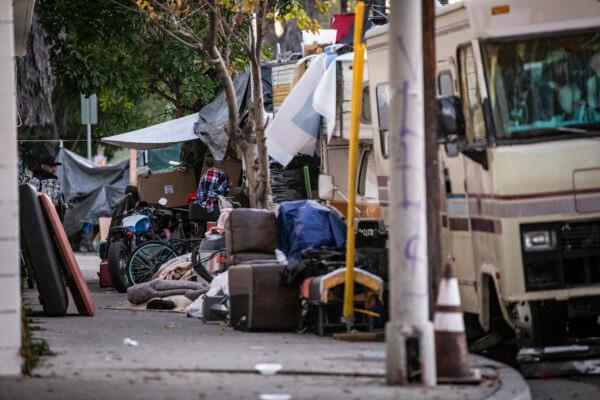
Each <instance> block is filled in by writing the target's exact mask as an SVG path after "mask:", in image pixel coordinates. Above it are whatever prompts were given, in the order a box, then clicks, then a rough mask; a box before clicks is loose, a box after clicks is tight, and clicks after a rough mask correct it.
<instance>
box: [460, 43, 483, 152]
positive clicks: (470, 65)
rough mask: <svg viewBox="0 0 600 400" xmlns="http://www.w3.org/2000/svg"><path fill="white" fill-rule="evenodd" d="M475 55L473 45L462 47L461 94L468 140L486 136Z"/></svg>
mask: <svg viewBox="0 0 600 400" xmlns="http://www.w3.org/2000/svg"><path fill="white" fill-rule="evenodd" d="M475 68H476V63H475V56H474V55H473V48H472V47H471V46H467V47H463V48H461V49H460V94H461V97H462V103H463V112H464V114H465V125H466V128H467V140H468V141H469V142H472V141H473V138H476V137H477V138H484V137H485V136H486V131H485V122H484V118H483V107H482V106H481V96H480V94H479V85H478V84H477V71H476V69H475Z"/></svg>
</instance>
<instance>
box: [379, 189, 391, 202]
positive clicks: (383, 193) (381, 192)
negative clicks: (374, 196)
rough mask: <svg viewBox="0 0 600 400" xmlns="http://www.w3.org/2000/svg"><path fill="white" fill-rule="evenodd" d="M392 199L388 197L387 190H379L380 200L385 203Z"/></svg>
mask: <svg viewBox="0 0 600 400" xmlns="http://www.w3.org/2000/svg"><path fill="white" fill-rule="evenodd" d="M389 199H390V198H389V196H388V190H387V189H379V200H380V201H381V200H384V201H388V200H389Z"/></svg>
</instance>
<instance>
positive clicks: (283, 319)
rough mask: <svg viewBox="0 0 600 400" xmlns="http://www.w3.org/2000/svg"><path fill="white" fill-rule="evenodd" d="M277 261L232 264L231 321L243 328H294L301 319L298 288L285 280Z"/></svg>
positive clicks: (252, 329) (267, 329)
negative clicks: (283, 280)
mask: <svg viewBox="0 0 600 400" xmlns="http://www.w3.org/2000/svg"><path fill="white" fill-rule="evenodd" d="M282 270H283V265H282V264H279V263H276V262H262V263H258V264H242V265H234V266H231V267H229V270H228V273H229V297H230V300H229V302H230V304H229V309H230V321H231V325H232V326H233V328H234V329H236V330H241V331H286V330H287V331H293V330H296V329H297V328H298V327H299V323H300V296H299V293H298V289H297V288H289V287H285V286H283V285H282V284H281V280H280V277H279V276H280V274H281V271H282Z"/></svg>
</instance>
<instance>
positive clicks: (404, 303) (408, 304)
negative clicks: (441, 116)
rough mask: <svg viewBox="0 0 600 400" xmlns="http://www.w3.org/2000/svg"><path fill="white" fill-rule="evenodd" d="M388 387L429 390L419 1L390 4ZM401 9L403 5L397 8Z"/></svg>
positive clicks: (431, 357) (432, 372)
mask: <svg viewBox="0 0 600 400" xmlns="http://www.w3.org/2000/svg"><path fill="white" fill-rule="evenodd" d="M391 6H392V7H391V21H390V23H389V29H390V31H389V35H390V36H389V45H390V60H389V61H390V66H389V67H390V70H389V71H390V85H391V89H392V103H391V111H390V113H389V114H390V117H391V118H390V119H391V129H390V131H391V132H392V135H391V143H390V145H391V151H390V156H391V174H390V181H391V182H390V189H391V190H390V195H391V204H390V205H391V207H390V209H391V220H390V246H389V247H390V322H388V324H387V326H386V352H387V360H386V364H387V365H386V371H387V374H386V380H387V382H388V384H400V385H410V384H419V385H425V386H434V385H435V384H436V380H437V378H436V369H435V348H434V334H433V324H432V323H431V321H430V320H429V290H428V262H427V215H426V210H427V196H426V191H425V141H424V140H425V137H424V104H423V103H424V98H423V65H422V54H423V51H422V50H423V36H422V20H421V15H422V10H421V0H403V1H401V0H393V1H392V3H391ZM400 6H402V7H400Z"/></svg>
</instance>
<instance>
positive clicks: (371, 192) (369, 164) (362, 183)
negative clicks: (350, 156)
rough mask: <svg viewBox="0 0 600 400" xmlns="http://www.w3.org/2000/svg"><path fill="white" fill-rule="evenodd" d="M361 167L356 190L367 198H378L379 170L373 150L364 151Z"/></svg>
mask: <svg viewBox="0 0 600 400" xmlns="http://www.w3.org/2000/svg"><path fill="white" fill-rule="evenodd" d="M359 168H360V170H359V171H358V185H357V191H356V192H357V193H358V194H359V195H361V196H364V197H366V198H370V199H376V198H378V197H379V192H378V187H377V171H376V170H375V158H374V157H373V152H372V151H371V150H366V151H364V152H363V153H362V157H361V160H360V167H359Z"/></svg>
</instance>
